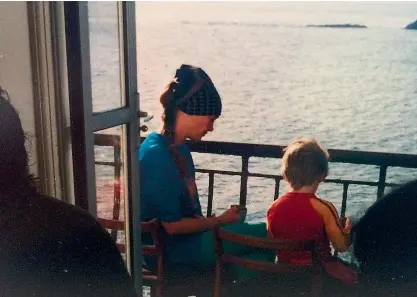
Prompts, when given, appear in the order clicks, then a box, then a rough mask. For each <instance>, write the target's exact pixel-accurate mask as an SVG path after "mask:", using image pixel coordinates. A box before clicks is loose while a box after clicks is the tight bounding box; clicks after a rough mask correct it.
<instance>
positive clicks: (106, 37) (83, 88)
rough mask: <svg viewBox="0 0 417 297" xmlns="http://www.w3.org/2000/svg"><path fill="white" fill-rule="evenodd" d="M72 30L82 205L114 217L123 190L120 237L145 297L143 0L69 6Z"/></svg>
mask: <svg viewBox="0 0 417 297" xmlns="http://www.w3.org/2000/svg"><path fill="white" fill-rule="evenodd" d="M65 32H66V33H65V35H66V48H67V61H68V82H69V102H70V118H71V137H72V148H73V150H72V154H73V164H74V191H75V203H76V205H78V206H80V207H82V208H84V209H87V210H88V211H89V212H90V213H91V214H93V215H95V216H100V217H106V216H112V215H114V214H113V213H109V211H110V212H112V211H113V210H114V207H113V204H112V203H113V201H114V200H113V196H114V195H115V193H117V191H118V193H119V201H121V203H120V207H121V209H119V213H118V215H119V219H124V220H125V221H126V230H125V231H126V232H125V234H126V236H125V238H121V239H119V240H124V241H125V243H126V246H127V258H126V260H127V261H126V262H127V266H128V269H129V271H130V273H131V274H132V277H133V279H134V281H135V286H136V289H137V292H138V295H139V296H142V275H141V273H142V269H141V242H140V234H141V233H140V215H139V214H140V211H139V199H138V198H139V164H138V157H137V149H138V143H139V141H138V140H139V129H138V110H139V106H138V91H137V70H136V65H137V58H136V24H135V3H134V2H65ZM102 141H104V142H105V143H104V144H106V143H107V144H108V146H106V145H103V146H98V145H95V143H96V144H99V143H101V142H102ZM101 144H103V143H101ZM109 158H110V159H111V160H113V161H112V162H110V161H109Z"/></svg>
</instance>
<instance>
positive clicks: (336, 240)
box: [267, 138, 357, 283]
mask: <svg viewBox="0 0 417 297" xmlns="http://www.w3.org/2000/svg"><path fill="white" fill-rule="evenodd" d="M328 158H329V154H328V152H327V150H326V149H325V148H324V147H323V146H321V145H320V144H319V143H317V141H316V140H314V139H313V138H298V139H296V140H294V141H292V142H291V143H290V144H289V145H288V147H287V148H286V149H285V153H284V156H283V158H282V176H283V177H284V180H285V181H286V182H287V183H288V184H289V186H290V191H289V192H288V193H286V194H284V195H283V196H281V197H280V198H279V199H277V200H276V201H274V202H273V203H272V205H271V206H270V208H269V210H268V212H267V225H268V226H267V228H268V235H269V236H270V237H272V238H275V239H284V240H291V241H307V240H311V239H316V240H317V243H318V249H319V260H320V262H321V263H322V265H323V267H324V269H325V271H326V272H327V273H328V274H330V275H331V276H333V277H335V278H337V279H339V280H341V281H343V282H345V283H354V282H356V279H357V276H356V273H355V271H353V270H352V269H350V268H349V267H347V266H345V265H344V264H343V263H341V262H339V261H338V260H337V259H335V258H333V257H332V256H331V250H330V242H331V243H332V245H333V247H334V249H335V250H337V251H340V252H343V251H346V250H347V249H348V248H349V245H350V235H349V233H350V230H351V228H352V226H351V220H350V218H347V219H346V222H345V224H344V226H342V222H341V219H340V218H339V215H338V213H337V211H336V208H335V207H334V205H333V204H332V203H330V202H329V201H326V200H323V199H320V198H318V197H317V196H316V195H315V193H316V191H317V188H318V186H319V184H320V183H321V182H322V181H323V180H324V179H325V178H326V176H327V174H328V171H329V169H328ZM278 261H280V262H289V263H293V264H298V265H308V264H310V263H311V254H310V253H309V252H295V251H294V252H284V251H281V252H278Z"/></svg>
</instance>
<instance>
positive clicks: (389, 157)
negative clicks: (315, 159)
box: [187, 141, 417, 168]
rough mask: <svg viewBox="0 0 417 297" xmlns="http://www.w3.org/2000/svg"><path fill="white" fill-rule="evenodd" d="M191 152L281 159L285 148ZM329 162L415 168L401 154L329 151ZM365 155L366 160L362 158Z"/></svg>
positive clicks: (196, 145) (196, 147)
mask: <svg viewBox="0 0 417 297" xmlns="http://www.w3.org/2000/svg"><path fill="white" fill-rule="evenodd" d="M187 144H188V146H189V148H190V150H191V151H193V152H196V153H208V154H217V155H232V156H242V157H259V158H278V159H280V158H282V156H283V154H284V153H283V150H284V148H285V146H282V145H271V144H251V143H237V142H222V141H201V142H191V141H188V142H187ZM328 151H329V154H330V159H331V160H330V161H331V162H334V163H351V164H364V165H376V166H389V167H396V166H398V167H405V168H417V155H413V154H403V153H384V152H373V151H353V150H341V149H329V150H328ZM364 155H366V158H364Z"/></svg>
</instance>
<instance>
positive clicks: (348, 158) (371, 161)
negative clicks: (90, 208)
mask: <svg viewBox="0 0 417 297" xmlns="http://www.w3.org/2000/svg"><path fill="white" fill-rule="evenodd" d="M142 141H143V138H142ZM119 143H120V142H119V140H118V136H113V135H103V134H96V135H95V144H96V145H106V146H113V147H115V151H114V161H110V162H97V165H106V166H115V165H120V148H117V146H118V144H119ZM188 145H189V147H190V149H191V151H192V152H197V153H205V154H216V155H225V156H239V157H240V158H241V169H240V171H230V170H214V169H204V168H201V169H197V172H200V173H203V174H208V179H209V181H208V201H207V215H211V213H212V211H213V189H214V177H215V175H229V176H240V204H241V205H246V198H247V189H248V178H249V177H261V178H267V179H272V180H274V181H275V195H274V197H278V195H279V188H280V182H281V180H282V176H281V175H275V174H264V173H252V172H250V171H249V159H250V158H251V157H259V158H275V159H280V158H282V156H283V149H284V146H276V145H265V144H245V143H232V142H217V141H202V142H197V143H192V142H189V143H188ZM329 154H330V162H331V163H345V164H362V165H373V166H377V167H378V168H379V178H378V180H377V181H362V180H355V179H347V178H346V179H345V178H340V179H330V178H329V179H326V180H325V183H333V184H340V185H342V186H343V195H342V204H341V209H340V214H341V216H342V217H344V216H345V213H346V204H347V198H348V189H349V186H350V185H366V186H374V187H377V198H380V197H382V195H383V194H384V191H385V187H395V186H396V185H397V184H395V183H388V182H387V181H386V179H387V169H388V167H400V168H417V155H410V154H395V153H376V152H363V151H348V150H333V149H330V150H329ZM116 167H117V166H116ZM116 173H118V174H119V175H118V176H116ZM142 174H146V173H143V172H142ZM115 179H116V180H118V179H120V168H119V169H118V170H115ZM119 201H120V194H119ZM115 202H116V200H115Z"/></svg>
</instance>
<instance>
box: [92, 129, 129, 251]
mask: <svg viewBox="0 0 417 297" xmlns="http://www.w3.org/2000/svg"><path fill="white" fill-rule="evenodd" d="M123 128H124V127H122V126H119V127H112V128H109V129H106V130H101V131H97V132H95V133H94V142H95V145H94V158H95V174H96V191H97V217H98V218H102V219H110V220H117V221H123V222H124V219H125V201H126V199H125V194H126V193H127V191H126V189H125V185H126V184H127V183H126V180H125V174H124V172H125V163H124V147H123V146H124V141H123V139H122V131H123ZM109 231H110V232H111V234H112V237H113V239H115V240H117V243H119V244H122V245H125V244H126V242H125V231H124V230H121V231H118V232H116V231H112V230H110V229H109ZM122 254H124V253H122Z"/></svg>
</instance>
